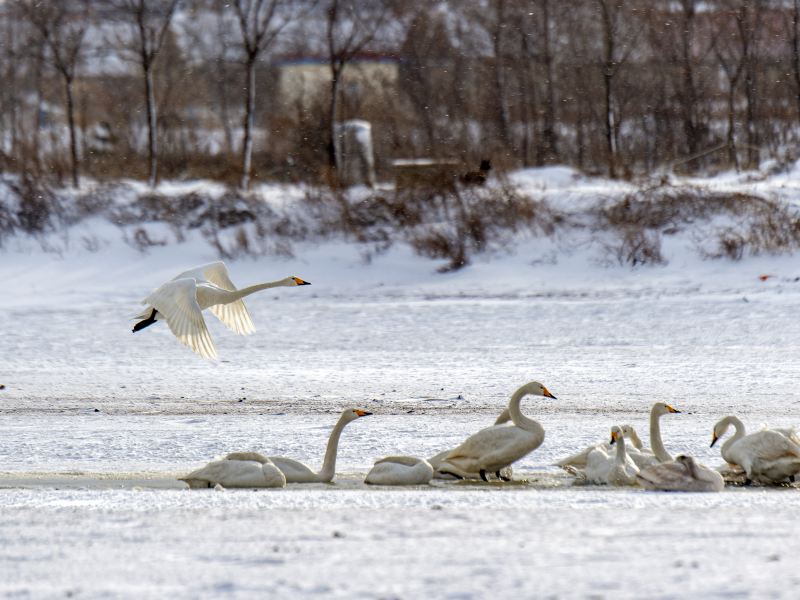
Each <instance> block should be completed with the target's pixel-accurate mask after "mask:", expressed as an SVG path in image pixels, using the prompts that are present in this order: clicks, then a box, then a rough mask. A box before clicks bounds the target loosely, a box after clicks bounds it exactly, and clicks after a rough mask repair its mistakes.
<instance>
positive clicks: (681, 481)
mask: <svg viewBox="0 0 800 600" xmlns="http://www.w3.org/2000/svg"><path fill="white" fill-rule="evenodd" d="M636 478H637V480H638V481H639V485H640V486H642V487H643V488H645V489H648V490H662V491H666V492H721V491H722V490H723V489H724V488H725V480H724V479H723V478H722V475H720V474H719V473H718V472H717V471H714V470H713V469H709V468H708V467H706V466H704V465H701V464H700V463H698V462H696V461H695V460H694V458H692V457H691V456H686V455H684V454H681V455H680V456H678V457H677V458H676V459H675V460H674V461H673V462H668V463H658V464H655V465H651V466H649V467H647V468H646V469H642V470H641V471H639V474H638V475H637V476H636Z"/></svg>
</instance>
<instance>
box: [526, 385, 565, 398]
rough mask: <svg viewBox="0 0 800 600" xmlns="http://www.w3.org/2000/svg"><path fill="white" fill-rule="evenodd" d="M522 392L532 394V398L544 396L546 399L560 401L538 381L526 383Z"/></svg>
mask: <svg viewBox="0 0 800 600" xmlns="http://www.w3.org/2000/svg"><path fill="white" fill-rule="evenodd" d="M519 391H520V392H522V393H523V394H531V395H532V396H544V397H545V398H552V399H553V400H558V398H556V397H555V396H554V395H553V394H551V393H550V390H548V389H547V388H546V387H544V385H542V384H541V383H539V382H538V381H531V382H530V383H526V384H525V385H523V386H522V387H521V388H520V389H519Z"/></svg>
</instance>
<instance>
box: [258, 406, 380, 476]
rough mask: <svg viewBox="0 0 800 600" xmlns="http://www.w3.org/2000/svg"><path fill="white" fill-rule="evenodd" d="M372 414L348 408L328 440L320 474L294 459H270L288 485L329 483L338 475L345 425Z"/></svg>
mask: <svg viewBox="0 0 800 600" xmlns="http://www.w3.org/2000/svg"><path fill="white" fill-rule="evenodd" d="M371 414H372V413H371V412H367V411H366V410H361V409H360V408H347V409H345V410H343V411H342V415H341V416H340V417H339V420H338V421H337V422H336V425H334V427H333V430H332V431H331V435H330V438H328V447H327V449H326V450H325V459H324V460H323V462H322V468H321V469H320V470H319V472H318V473H315V472H314V471H312V470H311V469H310V468H309V467H308V466H306V465H304V464H303V463H301V462H300V461H297V460H294V459H293V458H286V457H285V456H270V457H268V458H269V460H271V461H272V462H273V463H274V464H275V466H276V467H278V469H280V470H281V471H282V472H283V474H284V476H285V477H286V482H287V483H329V482H330V481H332V480H333V476H334V475H335V474H336V452H337V451H338V449H339V436H341V435H342V430H343V429H344V428H345V425H347V424H348V423H350V422H352V421H355V420H356V419H358V418H360V417H366V416H368V415H371Z"/></svg>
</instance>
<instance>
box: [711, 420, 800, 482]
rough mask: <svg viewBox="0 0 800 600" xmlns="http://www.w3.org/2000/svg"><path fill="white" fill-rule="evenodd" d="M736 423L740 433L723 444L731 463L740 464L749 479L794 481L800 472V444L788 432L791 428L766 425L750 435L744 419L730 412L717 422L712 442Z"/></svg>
mask: <svg viewBox="0 0 800 600" xmlns="http://www.w3.org/2000/svg"><path fill="white" fill-rule="evenodd" d="M731 425H733V426H734V427H735V428H736V433H734V435H733V437H731V438H730V439H729V440H726V441H725V443H724V444H722V449H721V454H722V458H724V459H725V460H726V461H727V462H728V463H730V464H734V465H739V466H740V467H742V469H744V472H745V475H746V476H747V481H746V483H750V482H751V481H758V482H760V483H766V484H772V483H781V482H784V481H786V480H789V481H794V480H795V477H796V475H797V474H798V473H800V445H799V444H797V443H796V442H794V441H793V440H792V438H791V437H789V436H788V435H787V432H788V431H790V430H786V429H782V430H775V429H762V430H761V431H757V432H756V433H751V434H750V435H747V432H746V431H745V427H744V423H742V422H741V421H740V420H739V419H738V418H737V417H734V416H728V417H725V418H723V419H720V420H719V421H718V422H717V423H716V425H714V432H713V435H712V438H711V446H714V444H716V443H717V440H719V439H720V438H721V437H722V436H724V435H725V433H726V432H727V431H728V427H729V426H731Z"/></svg>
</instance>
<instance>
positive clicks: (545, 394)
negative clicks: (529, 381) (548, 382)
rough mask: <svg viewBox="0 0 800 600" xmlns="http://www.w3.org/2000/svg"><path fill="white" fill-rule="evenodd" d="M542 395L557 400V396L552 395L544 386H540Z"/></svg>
mask: <svg viewBox="0 0 800 600" xmlns="http://www.w3.org/2000/svg"><path fill="white" fill-rule="evenodd" d="M542 396H544V397H545V398H552V399H553V400H558V398H556V397H555V396H553V394H551V393H550V390H548V389H547V388H546V387H544V386H542Z"/></svg>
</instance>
